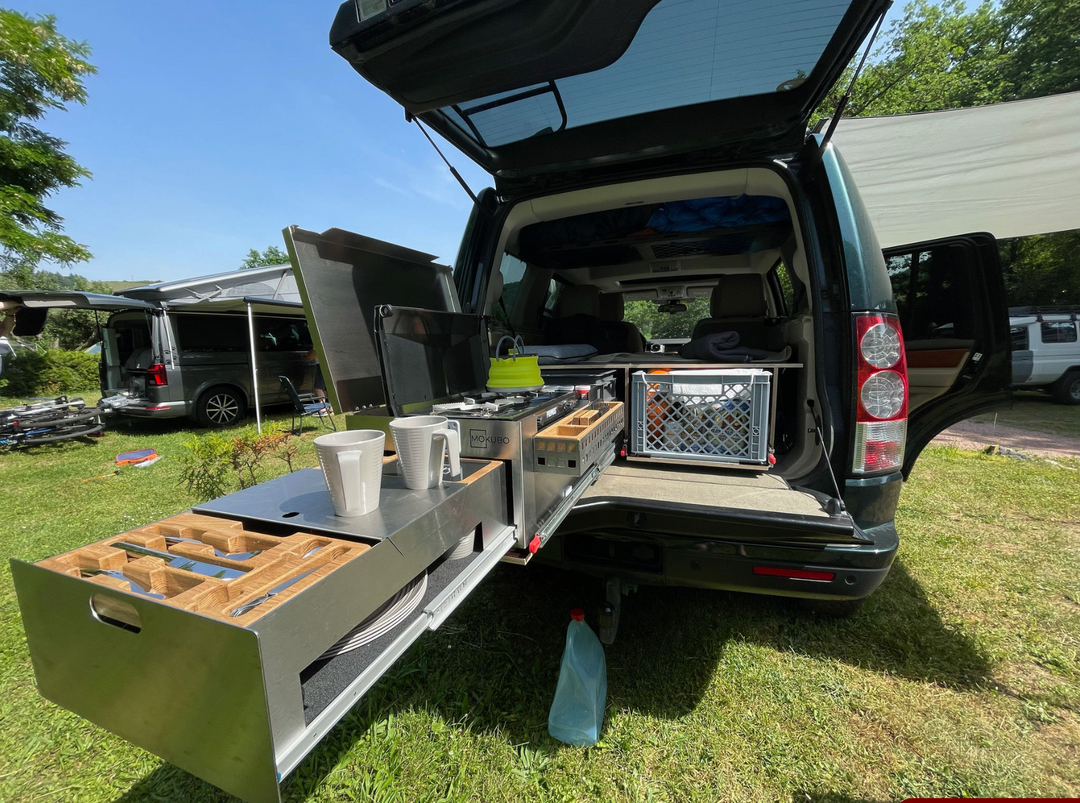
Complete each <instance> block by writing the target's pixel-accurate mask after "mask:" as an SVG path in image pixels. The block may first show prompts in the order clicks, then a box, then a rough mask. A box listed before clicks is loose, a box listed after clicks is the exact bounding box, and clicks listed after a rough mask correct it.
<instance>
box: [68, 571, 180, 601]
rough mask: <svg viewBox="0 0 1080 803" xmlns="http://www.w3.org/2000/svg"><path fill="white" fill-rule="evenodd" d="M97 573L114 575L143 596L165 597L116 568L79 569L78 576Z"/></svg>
mask: <svg viewBox="0 0 1080 803" xmlns="http://www.w3.org/2000/svg"><path fill="white" fill-rule="evenodd" d="M97 574H103V575H105V576H106V577H115V578H116V579H117V580H123V581H124V582H125V583H127V584H128V585H129V586H130V587H131V588H130V590H131V591H132V593H135V594H142V595H143V596H144V597H151V598H153V599H165V595H164V594H158V593H157V592H156V591H148V590H146V589H145V588H143V587H142V586H140V585H139V584H138V583H136V582H135V581H134V580H132V579H131V578H130V577H128V576H127V575H126V574H124V573H123V572H120V571H117V570H116V569H79V576H80V577H93V576H94V575H97Z"/></svg>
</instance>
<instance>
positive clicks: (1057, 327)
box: [1042, 321, 1076, 343]
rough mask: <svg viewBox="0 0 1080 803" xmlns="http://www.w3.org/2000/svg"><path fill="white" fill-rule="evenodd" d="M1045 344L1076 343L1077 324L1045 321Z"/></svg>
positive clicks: (1043, 328) (1043, 333) (1043, 330)
mask: <svg viewBox="0 0 1080 803" xmlns="http://www.w3.org/2000/svg"><path fill="white" fill-rule="evenodd" d="M1042 342H1043V343H1075V342H1076V324H1075V323H1073V322H1072V321H1043V323H1042Z"/></svg>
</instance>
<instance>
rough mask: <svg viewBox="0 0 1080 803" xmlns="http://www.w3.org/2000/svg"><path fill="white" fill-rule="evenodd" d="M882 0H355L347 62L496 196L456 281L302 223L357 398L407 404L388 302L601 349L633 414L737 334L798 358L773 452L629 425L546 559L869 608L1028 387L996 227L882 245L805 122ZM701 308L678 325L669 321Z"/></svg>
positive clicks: (336, 348)
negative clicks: (927, 483)
mask: <svg viewBox="0 0 1080 803" xmlns="http://www.w3.org/2000/svg"><path fill="white" fill-rule="evenodd" d="M887 6H888V3H887V2H884V0H880V1H879V0H870V1H868V2H860V1H858V0H856V1H855V2H849V0H837V1H836V2H822V1H821V0H806V1H805V2H803V1H800V0H785V1H784V2H779V1H778V0H768V1H766V0H755V2H734V1H733V0H732V1H726V2H720V1H719V0H662V1H661V2H658V1H657V0H621V2H615V1H614V0H562V1H561V2H560V1H557V0H486V2H481V1H479V0H477V1H470V0H435V2H430V0H423V1H422V0H399V2H392V1H390V2H388V0H356V2H353V1H352V0H349V2H346V3H344V4H342V6H341V7H340V9H339V10H338V14H337V18H336V19H335V21H334V24H333V28H332V31H331V34H330V43H331V45H332V47H333V48H334V50H336V51H337V52H338V53H339V54H340V55H341V56H342V57H343V58H344V59H345V60H346V61H348V62H349V64H351V65H352V66H353V67H354V68H355V69H356V71H357V72H359V73H360V74H361V75H362V76H363V77H364V78H366V79H367V80H368V81H370V82H371V83H372V84H374V85H375V86H376V87H378V88H379V89H381V90H383V91H384V92H386V93H387V94H388V95H389V96H391V97H392V98H393V99H394V100H396V101H397V102H399V103H400V104H401V105H402V107H403V108H404V110H405V119H406V121H407V122H415V123H416V124H417V125H420V126H421V127H422V128H424V130H425V132H427V131H428V130H433V131H435V132H437V133H438V134H440V135H441V136H442V137H443V138H444V139H445V140H447V141H449V142H450V143H452V144H453V145H454V146H455V147H456V148H457V149H458V150H459V151H460V152H461V153H463V154H465V155H466V156H467V157H469V158H470V159H472V160H474V161H475V162H476V163H477V164H479V165H480V166H481V167H483V168H485V169H486V170H487V171H488V172H490V173H491V176H492V179H493V187H490V188H487V189H484V190H482V191H481V192H479V193H478V194H477V197H476V204H475V208H474V210H473V213H472V217H471V219H470V222H469V224H468V227H467V228H466V231H465V234H464V239H463V241H462V245H461V249H460V253H459V255H458V258H457V261H456V263H455V264H454V265H453V266H452V282H451V280H450V277H451V268H449V267H444V266H440V265H438V264H436V263H435V262H434V260H433V258H432V257H431V256H430V255H425V254H419V253H417V252H415V251H410V250H408V249H405V248H402V247H399V246H393V245H390V244H386V243H380V242H379V241H376V240H372V239H369V238H366V237H361V236H359V235H354V234H349V233H347V232H344V231H341V230H337V229H334V230H331V231H328V232H323V233H321V234H319V233H314V232H308V231H303V230H301V229H298V228H295V227H294V228H291V229H288V230H287V231H286V239H287V241H288V244H289V247H290V249H291V252H292V254H293V258H294V260H295V261H296V266H297V268H298V270H299V271H300V272H301V273H302V274H303V284H304V285H305V287H306V293H307V296H308V299H307V300H308V306H309V314H310V315H311V320H312V323H313V324H314V328H315V330H316V332H317V341H318V345H319V348H320V349H321V351H322V355H323V358H324V364H325V365H326V366H327V367H328V370H329V373H330V374H331V375H332V378H333V381H332V382H331V385H332V387H331V388H330V392H331V396H332V397H333V398H334V401H335V406H336V407H337V409H339V410H343V411H360V413H362V415H360V416H359V417H358V419H357V420H358V421H361V420H362V421H364V422H365V423H366V424H367V425H370V419H371V417H372V416H378V415H379V414H384V413H385V409H384V408H381V407H380V405H382V404H383V395H382V394H383V388H382V384H381V383H380V380H379V365H378V361H377V359H376V354H375V348H374V345H373V343H372V335H371V332H372V330H373V316H374V314H375V313H374V310H375V308H376V306H377V305H379V304H397V305H405V306H412V307H428V308H434V309H446V310H452V311H461V312H472V313H479V314H482V315H485V316H487V317H488V323H489V328H490V333H491V343H492V344H494V343H495V342H496V341H497V340H498V339H499V338H500V337H501V336H503V335H512V336H519V337H521V338H522V339H523V341H524V343H525V344H526V345H535V346H556V345H562V346H574V347H586V348H583V349H579V351H578V352H576V353H579V354H585V353H586V352H590V351H591V356H585V357H583V358H581V359H582V361H581V362H577V363H575V364H574V365H573V368H574V369H575V370H577V371H578V372H579V373H580V372H581V371H587V370H593V369H595V370H599V369H612V370H616V373H617V374H618V379H617V381H616V388H617V395H618V396H619V398H621V399H623V400H624V401H626V402H628V404H630V406H631V409H630V410H629V415H628V421H630V422H633V421H635V420H638V421H640V420H643V419H642V416H645V415H646V413H645V412H643V411H641V410H635V409H633V399H632V398H631V393H630V375H631V374H633V373H637V372H639V371H640V372H648V371H666V370H674V369H678V368H679V366H680V365H684V364H685V365H689V364H694V365H696V366H697V367H701V366H700V361H695V360H694V359H693V358H689V357H686V356H681V354H686V353H687V352H686V348H687V345H686V344H688V343H689V344H690V347H691V349H692V347H693V344H694V343H702V342H703V343H706V344H708V343H709V342H712V341H710V337H715V336H718V335H723V336H725V337H730V334H731V333H735V334H737V335H738V342H739V344H740V346H741V347H743V348H744V349H745V350H746V351H747V352H748V354H749V356H748V357H747V358H748V359H751V360H754V361H755V363H754V367H761V368H764V369H768V370H771V371H775V373H774V378H775V385H774V386H773V393H772V398H771V404H773V405H774V409H772V410H771V411H770V413H769V422H768V437H769V442H768V450H769V457H768V464H767V465H765V466H758V467H757V470H753V471H748V470H746V467H745V466H732V465H724V464H709V463H707V462H701V461H695V460H693V459H686V460H666V461H665V460H656V459H648V458H644V457H642V455H640V454H635V450H634V447H633V439H632V437H628V447H627V450H626V453H625V454H623V455H622V457H621V458H620V459H619V460H617V461H616V463H615V464H614V465H613V466H612V467H611V468H609V469H608V470H607V471H605V472H604V474H603V476H602V477H601V478H600V479H599V480H598V481H597V482H596V484H595V485H594V486H593V487H592V488H590V490H589V491H588V492H587V493H586V494H585V495H584V496H583V497H582V499H581V500H580V501H579V502H578V504H577V506H576V507H575V509H574V511H573V512H572V513H571V514H570V515H569V516H568V517H567V518H566V520H565V521H564V523H563V524H562V526H561V528H560V529H559V531H558V533H557V536H556V537H555V538H554V539H552V541H551V543H550V544H548V545H546V546H545V548H544V549H543V550H542V551H541V552H540V553H539V555H538V556H537V557H538V558H540V559H546V560H549V561H555V562H558V563H561V564H564V565H568V566H571V567H573V568H576V569H580V570H583V571H586V572H590V573H593V574H596V575H599V576H601V577H609V578H610V577H618V578H621V579H623V580H628V581H631V582H647V583H668V584H678V585H693V586H701V587H709V588H720V589H735V590H740V591H754V592H761V593H769V594H780V595H787V596H795V597H803V598H807V599H811V600H816V601H818V602H827V603H830V604H831V605H832V606H833V607H835V608H839V609H841V610H843V609H848V610H850V609H853V608H855V607H857V605H858V603H859V602H860V601H861V600H862V599H863V598H865V597H866V596H867V595H869V594H870V593H871V592H873V591H874V589H875V588H877V587H878V585H879V584H880V583H881V582H882V580H883V579H884V577H885V575H886V574H887V573H888V571H889V567H890V564H891V563H892V560H893V557H894V555H895V554H896V550H897V545H898V539H897V533H896V529H895V526H894V513H895V510H896V505H897V500H898V498H899V493H900V488H901V483H902V480H903V478H904V477H905V476H906V475H907V473H908V472H909V471H910V470H911V466H912V464H913V463H914V461H915V459H916V458H917V456H918V455H919V452H920V451H921V450H922V449H923V447H924V446H925V445H926V444H927V443H928V442H929V441H930V439H931V438H933V437H934V436H935V435H936V434H937V433H939V432H940V431H941V430H942V429H944V428H945V427H947V426H949V425H950V424H952V423H954V422H957V421H960V420H962V419H964V418H967V417H970V416H971V415H974V414H976V413H979V412H982V411H985V410H988V409H993V408H995V407H997V406H1000V405H1002V404H1003V403H1004V402H1006V401H1007V399H1008V394H1009V385H1010V362H1009V361H1010V341H1009V328H1008V316H1007V310H1006V306H1005V300H1004V289H1003V283H1002V277H1001V271H1000V266H999V264H998V259H997V249H996V244H995V242H994V239H993V237H992V236H991V235H988V234H968V235H962V236H957V237H955V238H951V239H948V240H937V241H934V242H925V243H917V244H912V245H910V246H904V247H899V248H894V249H889V251H888V252H887V253H884V254H883V252H882V250H881V248H880V246H879V245H878V242H877V240H876V238H875V235H874V232H873V230H872V228H871V225H870V223H869V218H868V215H867V212H866V210H865V208H864V206H863V203H862V201H861V200H860V197H859V193H858V190H857V189H856V187H855V185H854V183H853V181H852V177H851V174H850V173H849V171H848V169H847V168H846V166H845V164H844V161H843V159H842V158H841V156H840V154H839V153H838V152H837V150H836V149H835V147H834V146H833V145H831V144H830V143H829V142H827V141H826V137H825V136H823V135H821V134H812V133H810V132H809V131H808V129H807V125H808V122H809V119H810V116H811V113H812V112H813V110H814V109H815V107H816V106H817V105H818V103H819V102H820V101H821V99H822V98H823V97H824V95H825V93H826V92H827V91H828V90H829V89H830V87H831V86H832V85H833V83H834V82H836V81H837V79H838V77H839V76H840V75H841V73H842V72H843V70H844V69H845V67H846V65H848V63H849V62H850V61H851V60H852V58H853V56H854V55H855V54H856V52H857V50H858V48H859V46H860V44H861V43H863V42H865V40H866V38H867V36H868V35H869V33H870V31H871V30H872V29H873V28H874V26H875V25H876V24H877V23H878V21H879V20H880V18H881V17H882V15H883V14H884V13H885V10H886V8H887ZM342 102H346V103H347V102H349V101H348V99H342ZM402 125H403V126H404V125H406V123H404V122H403V124H402ZM416 224H417V226H418V227H419V226H423V225H424V224H423V221H422V220H417V221H416ZM693 310H698V311H699V312H700V317H698V318H697V320H690V321H689V322H688V323H685V325H684V326H683V328H682V329H676V330H672V328H671V327H666V326H664V325H663V324H662V323H656V321H658V320H659V321H661V322H662V321H663V320H664V318H663V316H664V315H665V314H672V315H675V314H677V315H680V316H682V319H685V318H686V316H687V315H688V314H690V313H691V312H692V311H693ZM682 319H680V320H682ZM650 327H651V328H650ZM653 330H655V331H653ZM662 330H663V331H662ZM672 331H674V335H673V334H672ZM657 333H659V334H657ZM680 350H681V353H675V352H676V351H680ZM738 356H739V358H740V360H738V361H741V359H742V357H744V356H746V355H742V354H740V355H738ZM547 376H548V378H549V381H555V380H554V379H552V377H553V376H555V374H553V373H550V372H549V373H548V374H547ZM380 411H381V412H380ZM651 414H652V413H651V412H649V413H648V415H651ZM635 416H637V419H635ZM357 425H359V424H357ZM632 426H633V425H632V424H631V427H632ZM632 434H633V433H632V432H630V431H628V436H631V435H632ZM654 458H655V456H654ZM524 536H525V538H526V540H527V537H528V534H527V533H526V534H524Z"/></svg>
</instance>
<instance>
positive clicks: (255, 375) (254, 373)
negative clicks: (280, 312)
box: [247, 301, 262, 435]
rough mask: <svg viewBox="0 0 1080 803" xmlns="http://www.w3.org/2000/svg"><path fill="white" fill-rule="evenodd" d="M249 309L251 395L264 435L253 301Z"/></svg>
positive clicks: (256, 416) (258, 422) (256, 420)
mask: <svg viewBox="0 0 1080 803" xmlns="http://www.w3.org/2000/svg"><path fill="white" fill-rule="evenodd" d="M247 311H248V341H249V342H250V343H251V395H252V396H253V397H254V398H255V428H256V429H257V430H258V432H259V434H260V435H262V408H260V407H259V371H258V369H257V368H256V367H255V316H254V315H253V314H252V312H251V302H250V301H249V302H248V305H247Z"/></svg>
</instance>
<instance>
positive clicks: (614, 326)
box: [600, 293, 645, 354]
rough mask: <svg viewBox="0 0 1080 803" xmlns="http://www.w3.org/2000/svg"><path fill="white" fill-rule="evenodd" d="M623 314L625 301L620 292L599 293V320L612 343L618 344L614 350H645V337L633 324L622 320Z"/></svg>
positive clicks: (631, 351) (634, 351)
mask: <svg viewBox="0 0 1080 803" xmlns="http://www.w3.org/2000/svg"><path fill="white" fill-rule="evenodd" d="M625 314H626V303H625V302H624V300H623V294H622V293H601V294H600V320H601V321H603V323H604V328H605V329H606V330H607V331H608V333H609V334H610V338H611V341H612V343H614V344H615V345H617V346H618V348H616V349H615V351H620V352H624V351H625V352H630V353H631V354H633V353H637V352H643V351H645V338H644V337H643V336H642V334H641V330H640V329H638V328H637V326H636V325H635V324H632V323H630V322H629V321H626V320H623V316H624V315H625ZM620 341H621V342H620Z"/></svg>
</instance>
